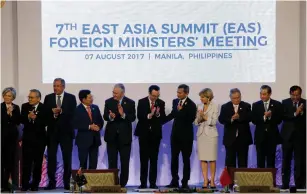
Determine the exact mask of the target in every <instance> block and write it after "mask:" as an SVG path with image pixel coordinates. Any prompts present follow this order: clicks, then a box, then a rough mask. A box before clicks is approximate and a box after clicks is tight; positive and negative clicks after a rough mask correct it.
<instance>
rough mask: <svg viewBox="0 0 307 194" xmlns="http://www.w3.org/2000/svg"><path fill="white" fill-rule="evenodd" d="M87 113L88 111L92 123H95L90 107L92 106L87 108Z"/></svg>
mask: <svg viewBox="0 0 307 194" xmlns="http://www.w3.org/2000/svg"><path fill="white" fill-rule="evenodd" d="M86 111H87V114H88V116H89V117H90V120H91V122H92V121H93V118H92V111H91V107H90V106H87V107H86Z"/></svg>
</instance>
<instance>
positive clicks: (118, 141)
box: [103, 97, 136, 187]
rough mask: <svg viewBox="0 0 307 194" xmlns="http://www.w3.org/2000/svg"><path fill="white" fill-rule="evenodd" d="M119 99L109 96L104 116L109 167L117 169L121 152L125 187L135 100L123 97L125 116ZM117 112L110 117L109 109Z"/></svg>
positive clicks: (121, 180)
mask: <svg viewBox="0 0 307 194" xmlns="http://www.w3.org/2000/svg"><path fill="white" fill-rule="evenodd" d="M118 103H119V102H118V101H117V100H115V99H114V98H109V99H108V100H106V101H105V107H104V114H103V118H104V120H106V121H107V122H108V123H107V126H106V131H105V136H104V140H105V141H106V142H107V152H108V162H109V169H117V156H118V152H119V154H120V163H121V173H120V185H121V186H122V187H125V186H126V184H127V182H128V178H129V160H130V152H131V142H132V122H134V121H135V117H136V116H135V103H134V101H133V100H131V99H129V98H127V97H123V99H122V102H121V106H122V107H123V110H124V113H125V118H122V117H121V116H120V114H119V112H118ZM110 110H111V111H112V112H113V113H115V115H116V117H115V118H114V119H112V120H111V119H110V117H109V111H110Z"/></svg>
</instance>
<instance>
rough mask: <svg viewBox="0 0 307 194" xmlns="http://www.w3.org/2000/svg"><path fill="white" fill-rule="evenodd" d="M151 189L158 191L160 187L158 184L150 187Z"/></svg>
mask: <svg viewBox="0 0 307 194" xmlns="http://www.w3.org/2000/svg"><path fill="white" fill-rule="evenodd" d="M150 188H151V189H158V186H157V185H156V184H152V185H150Z"/></svg>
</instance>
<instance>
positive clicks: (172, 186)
mask: <svg viewBox="0 0 307 194" xmlns="http://www.w3.org/2000/svg"><path fill="white" fill-rule="evenodd" d="M166 187H167V188H179V183H171V184H169V185H166Z"/></svg>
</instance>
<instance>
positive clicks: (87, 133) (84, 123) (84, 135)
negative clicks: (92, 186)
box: [73, 103, 103, 169]
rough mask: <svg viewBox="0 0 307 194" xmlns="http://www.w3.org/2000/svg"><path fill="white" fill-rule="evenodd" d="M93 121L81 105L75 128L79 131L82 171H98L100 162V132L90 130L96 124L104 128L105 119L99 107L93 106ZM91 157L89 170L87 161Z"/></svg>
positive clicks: (77, 143)
mask: <svg viewBox="0 0 307 194" xmlns="http://www.w3.org/2000/svg"><path fill="white" fill-rule="evenodd" d="M90 107H91V113H92V120H91V119H90V116H89V114H88V112H87V110H86V109H85V107H84V105H83V104H82V103H81V104H79V106H78V107H77V108H76V110H75V114H74V122H73V123H74V128H75V129H78V134H77V137H76V145H77V146H78V154H79V161H80V167H82V169H96V168H97V160H98V148H99V146H100V145H101V139H100V131H93V130H90V129H89V125H91V124H96V125H98V126H99V128H100V129H101V128H102V127H103V119H102V116H101V113H100V110H99V107H98V106H97V105H94V104H92V105H91V106H90ZM88 156H89V167H88V168H87V159H88Z"/></svg>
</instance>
